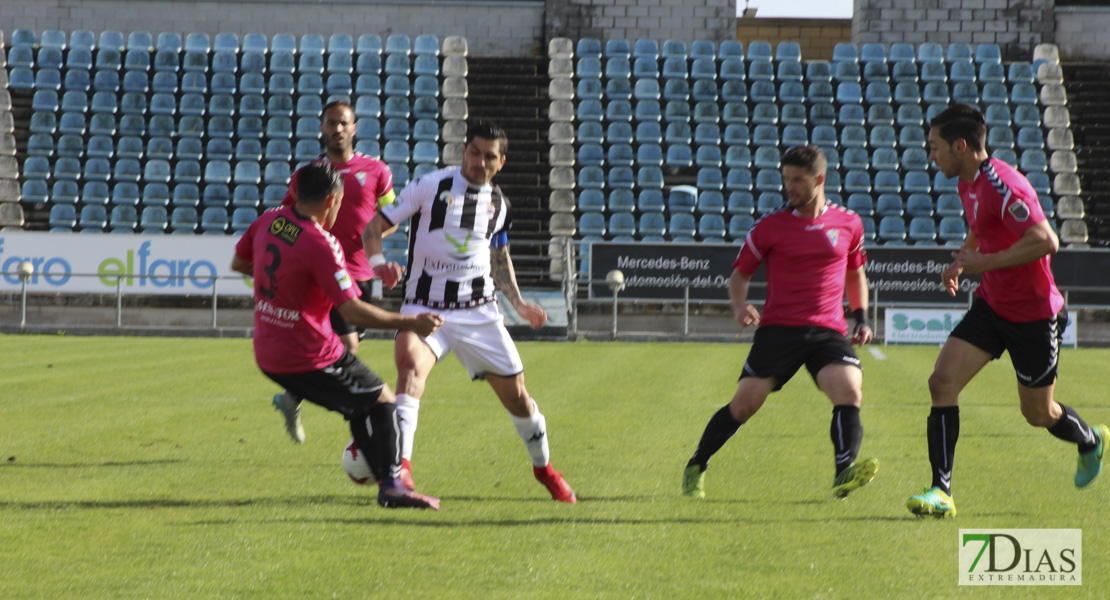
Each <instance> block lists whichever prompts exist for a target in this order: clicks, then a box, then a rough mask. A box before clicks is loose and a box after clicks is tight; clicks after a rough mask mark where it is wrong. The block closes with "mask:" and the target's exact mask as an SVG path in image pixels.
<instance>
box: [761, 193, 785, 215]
mask: <svg viewBox="0 0 1110 600" xmlns="http://www.w3.org/2000/svg"><path fill="white" fill-rule="evenodd" d="M782 204H783V197H782V194H780V193H778V192H763V193H762V194H760V195H759V199H758V200H757V201H756V205H755V212H756V213H757V214H760V215H765V214H767V213H769V212H771V211H772V210H775V209H776V208H779V207H780V206H782Z"/></svg>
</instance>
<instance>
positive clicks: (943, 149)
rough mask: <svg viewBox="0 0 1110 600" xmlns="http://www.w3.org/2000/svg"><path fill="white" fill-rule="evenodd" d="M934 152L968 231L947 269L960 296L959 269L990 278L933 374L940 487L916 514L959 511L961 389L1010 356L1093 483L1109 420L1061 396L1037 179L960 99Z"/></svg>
mask: <svg viewBox="0 0 1110 600" xmlns="http://www.w3.org/2000/svg"><path fill="white" fill-rule="evenodd" d="M929 126H930V129H929V158H930V160H932V161H933V163H935V164H936V165H937V168H939V169H940V171H941V172H942V173H944V176H945V177H959V178H960V181H959V190H960V199H961V200H962V201H963V205H964V213H965V214H966V215H967V223H968V234H967V238H966V239H965V240H964V243H963V245H962V247H961V248H960V249H959V251H958V252H953V253H952V258H953V259H954V260H953V262H952V264H951V265H949V266H948V268H946V269H945V270H944V272H943V273H941V281H942V282H943V284H944V287H945V288H946V289H947V290H948V292H949V293H950V294H952V295H953V296H955V295H956V291H957V290H958V289H959V276H960V275H964V274H966V275H976V274H980V273H981V274H982V276H983V277H982V282H981V283H980V284H979V287H978V289H977V290H976V292H975V298H974V299H973V300H972V303H971V308H970V309H969V310H968V312H967V314H966V315H965V316H964V318H963V320H961V321H960V322H959V324H957V325H956V327H955V328H954V329H953V330H952V333H950V334H949V336H948V340H947V341H946V342H945V343H944V347H943V348H942V349H941V351H940V356H938V357H937V362H936V366H935V367H934V368H933V374H932V375H931V376H930V377H929V393H930V395H931V396H932V400H933V407H932V410H931V412H930V413H929V418H928V421H927V427H926V437H927V439H928V445H929V463H930V465H931V467H932V474H933V481H932V486H931V487H929V488H926V490H925V492H924V493H923V494H921V495H918V496H912V497H910V499H909V500H907V501H906V507H907V508H909V510H910V512H912V513H914V514H915V515H918V516H924V515H933V516H936V517H954V516H956V505H955V503H954V502H953V501H952V496H951V493H952V490H951V484H952V483H951V482H952V461H953V458H954V457H955V453H956V440H957V438H958V437H959V434H960V409H959V405H958V402H959V395H960V392H961V391H962V390H963V389H964V387H966V386H967V384H968V383H969V382H970V381H971V380H972V378H974V377H975V375H976V374H978V373H979V371H980V370H981V369H982V368H983V367H984V366H986V364H987V363H989V362H990V361H991V360H994V359H996V358H999V357H1001V356H1002V353H1003V352H1005V351H1008V352H1009V353H1010V362H1011V363H1013V365H1014V371H1015V372H1016V374H1017V380H1018V381H1017V383H1018V398H1019V399H1020V401H1021V414H1022V415H1024V416H1025V420H1026V421H1028V422H1029V424H1030V425H1033V426H1034V427H1045V428H1047V429H1048V431H1049V433H1051V434H1052V435H1054V436H1056V437H1058V438H1060V439H1062V440H1064V441H1066V442H1070V443H1072V444H1076V446H1078V449H1079V465H1078V467H1077V468H1076V472H1075V485H1076V486H1077V487H1080V488H1082V487H1086V486H1087V485H1088V484H1090V483H1091V481H1093V480H1094V478H1095V477H1096V476H1097V475H1098V474H1099V471H1100V470H1101V469H1102V454H1103V446H1104V443H1103V440H1105V439H1106V437H1107V435H1110V430H1108V429H1107V427H1106V426H1105V425H1097V426H1095V427H1093V428H1092V427H1089V426H1088V425H1087V424H1086V423H1085V422H1084V421H1083V419H1082V418H1080V416H1079V415H1078V414H1076V412H1075V410H1073V409H1072V408H1071V407H1070V406H1067V405H1064V404H1060V403H1059V402H1056V401H1055V400H1054V399H1053V391H1054V388H1055V387H1056V367H1057V360H1058V358H1059V353H1060V338H1061V336H1062V335H1063V333H1064V328H1065V327H1067V325H1068V314H1067V309H1066V308H1065V307H1064V298H1063V296H1061V295H1060V292H1059V290H1057V289H1056V282H1055V281H1054V280H1053V278H1052V271H1051V269H1050V268H1049V267H1050V256H1051V255H1052V254H1053V253H1055V252H1056V250H1057V249H1058V248H1059V246H1060V242H1059V240H1058V239H1057V238H1056V233H1055V232H1053V230H1052V227H1051V226H1050V225H1049V223H1048V221H1046V220H1045V215H1044V211H1043V210H1042V209H1041V205H1040V202H1039V201H1038V200H1037V193H1036V192H1035V191H1033V186H1031V185H1030V184H1029V181H1027V180H1026V179H1025V177H1024V176H1022V174H1021V173H1018V172H1017V171H1016V170H1014V168H1013V167H1011V166H1010V165H1008V164H1006V163H1005V162H1003V161H1001V160H998V159H996V158H990V157H989V155H988V154H987V150H986V141H987V125H986V120H985V119H984V118H983V114H982V113H981V112H979V111H978V110H977V109H975V108H973V107H971V106H968V105H966V104H954V105H952V106H950V107H949V108H948V109H947V110H945V111H944V112H942V113H941V114H939V115H937V116H936V118H934V119H933V120H932V122H931V123H929Z"/></svg>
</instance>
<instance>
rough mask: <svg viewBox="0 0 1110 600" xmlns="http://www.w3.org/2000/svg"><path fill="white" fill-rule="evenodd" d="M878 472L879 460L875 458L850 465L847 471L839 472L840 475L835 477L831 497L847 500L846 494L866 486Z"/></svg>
mask: <svg viewBox="0 0 1110 600" xmlns="http://www.w3.org/2000/svg"><path fill="white" fill-rule="evenodd" d="M878 470H879V460H878V459H877V458H865V459H863V460H861V461H859V462H855V463H852V464H851V465H850V466H849V467H848V468H847V469H844V470H843V471H841V472H840V475H837V476H836V480H835V481H833V496H834V497H835V498H837V499H839V500H843V499H845V498H847V497H848V494H851V493H852V492H854V491H856V490H858V489H860V488H861V487H863V486H865V485H867V484H868V483H869V482H870V481H871V480H872V479H874V478H875V473H876V472H878Z"/></svg>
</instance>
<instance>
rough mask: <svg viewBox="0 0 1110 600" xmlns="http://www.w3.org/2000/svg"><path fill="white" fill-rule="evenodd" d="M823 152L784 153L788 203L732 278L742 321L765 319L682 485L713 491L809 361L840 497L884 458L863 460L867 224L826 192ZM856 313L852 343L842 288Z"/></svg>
mask: <svg viewBox="0 0 1110 600" xmlns="http://www.w3.org/2000/svg"><path fill="white" fill-rule="evenodd" d="M827 164H828V163H827V160H826V159H825V155H824V154H823V153H822V152H821V150H820V149H818V148H817V147H815V146H795V147H793V148H791V149H789V150H788V151H787V152H786V153H785V154H784V155H783V157H782V176H783V183H784V184H785V187H786V194H787V196H788V199H789V202H788V203H787V204H786V205H784V206H782V207H779V208H777V209H775V210H773V211H771V212H769V213H767V214H765V215H763V216H762V217H760V219H759V220H758V221H756V223H755V225H754V226H753V227H752V229H751V231H750V232H749V233H748V236H747V237H746V238H745V239H744V245H743V246H741V248H740V253H739V255H738V256H737V257H736V261H735V262H733V263H732V265H733V267H735V270H734V271H733V273H732V277H731V278H730V279H729V298H730V300H731V303H732V311H733V315H734V317H735V319H736V322H737V324H738V325H740V327H741V328H745V327H748V326H750V325H758V329H756V332H755V339H754V341H753V342H752V347H751V351H750V352H749V354H748V359H747V361H746V362H745V363H744V368H743V371H742V372H741V374H740V383H739V385H738V386H737V389H736V394H735V395H734V396H733V397H732V401H731V402H729V403H728V404H726V405H725V406H724V407H722V408H721V409H720V410H718V411H717V413H716V414H714V415H713V417H712V418H711V419H710V420H709V423H708V424H707V425H706V427H705V432H704V433H703V434H702V437H701V441H700V442H698V447H697V450H696V451H695V452H694V456H693V457H692V458H691V459H690V461H689V462H688V463H687V465H686V469H685V471H684V472H683V477H682V493H683V494H685V495H687V496H692V497H695V498H703V497H705V490H704V486H703V482H704V478H705V470H706V467H707V466H708V464H709V459H710V458H712V456H713V455H714V454H716V452H717V451H718V450H720V449H721V447H722V446H724V444H725V442H727V441H728V440H729V438H731V437H732V436H733V434H735V433H736V431H737V430H738V429H739V428H740V426H741V425H743V424H744V423H746V422H747V421H748V419H750V418H752V416H754V415H755V413H756V411H758V410H759V409H760V407H761V406H763V403H764V402H765V401H766V400H767V397H768V396H769V395H770V394H771V393H772V392H776V391H778V390H780V389H782V386H784V385H786V382H787V381H789V380H790V378H791V377H793V376H794V374H795V373H796V372H797V371H798V369H800V368H801V367H802V366H803V365H804V366H805V367H806V370H807V371H809V374H810V376H811V377H812V378H813V380H814V381H815V382H816V383H817V387H818V388H820V389H821V391H822V392H824V393H825V395H826V396H828V397H829V400H831V401H832V404H833V415H832V425H831V427H830V437H831V438H832V443H833V451H834V461H835V465H836V475H835V476H834V478H833V496H834V497H836V498H840V499H844V498H846V497H847V496H848V494H850V493H851V492H853V491H855V490H857V489H859V488H860V487H862V486H864V485H866V484H867V483H868V482H870V481H871V479H872V478H874V477H875V472H876V471H877V470H878V468H879V462H878V461H877V460H875V459H873V458H868V459H864V460H861V461H859V462H858V463H857V462H856V456H857V455H858V454H859V449H860V444H861V442H862V440H863V427H862V426H861V425H860V419H859V407H860V401H861V399H862V397H863V392H862V387H863V371H862V368H861V367H860V361H859V358H858V357H857V356H856V353H855V351H854V350H853V349H852V342H855V343H857V344H860V345H863V344H866V343H867V342H869V341H871V335H872V334H871V328H870V326H868V324H867V300H868V298H867V293H868V292H867V275H866V273H865V272H864V264H865V263H866V262H867V257H866V254H865V253H864V250H863V223H862V222H861V221H860V218H859V216H858V215H856V214H855V213H853V212H851V211H849V210H846V209H843V208H841V207H839V206H837V205H835V204H829V202H828V200H827V199H826V198H825V168H826V166H827ZM761 264H766V265H767V297H766V300H765V301H764V304H763V312H762V314H761V313H760V312H759V311H758V310H756V308H755V307H754V306H752V305H751V304H749V303H748V287H749V282H750V280H751V277H752V275H754V274H755V272H756V270H757V269H758V268H759V265H761ZM845 292H847V295H848V305H849V308H850V309H851V311H852V315H853V317H854V319H855V321H856V323H855V327H854V328H853V331H852V338H851V340H850V341H849V339H848V338H847V337H846V336H847V331H848V324H847V321H846V320H845V318H844V295H845Z"/></svg>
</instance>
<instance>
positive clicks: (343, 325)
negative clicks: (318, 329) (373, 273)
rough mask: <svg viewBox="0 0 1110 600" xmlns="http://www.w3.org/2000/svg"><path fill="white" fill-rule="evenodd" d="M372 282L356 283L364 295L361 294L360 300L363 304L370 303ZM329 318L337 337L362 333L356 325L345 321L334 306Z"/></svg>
mask: <svg viewBox="0 0 1110 600" xmlns="http://www.w3.org/2000/svg"><path fill="white" fill-rule="evenodd" d="M371 281H372V280H370V279H368V280H366V281H356V282H355V285H357V286H358V289H359V290H361V291H362V293H361V294H359V299H360V300H362V301H363V302H369V301H370V282H371ZM328 316H329V317H330V318H331V330H332V331H334V332H335V335H347V334H348V333H354V332H356V331H358V332H360V333H361V332H362V330H361V329H359V328H357V327H355V326H354V325H351V324H350V323H348V322H347V321H344V320H343V316H342V315H340V314H339V309H338V308H336V307H334V306H333V307H331V312H330V313H329V314H328Z"/></svg>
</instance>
